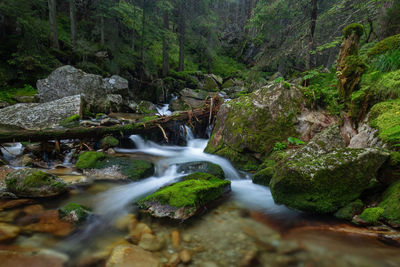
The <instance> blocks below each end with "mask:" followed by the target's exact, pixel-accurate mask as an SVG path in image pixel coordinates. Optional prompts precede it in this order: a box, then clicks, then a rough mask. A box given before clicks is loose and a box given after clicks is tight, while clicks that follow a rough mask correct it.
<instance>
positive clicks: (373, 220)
mask: <svg viewBox="0 0 400 267" xmlns="http://www.w3.org/2000/svg"><path fill="white" fill-rule="evenodd" d="M384 211H385V210H384V209H382V208H380V207H376V208H368V209H365V210H364V211H363V212H362V213H361V215H360V219H361V220H363V221H364V222H366V223H368V224H372V225H376V224H377V223H378V222H379V220H380V219H381V217H382V215H383V213H384Z"/></svg>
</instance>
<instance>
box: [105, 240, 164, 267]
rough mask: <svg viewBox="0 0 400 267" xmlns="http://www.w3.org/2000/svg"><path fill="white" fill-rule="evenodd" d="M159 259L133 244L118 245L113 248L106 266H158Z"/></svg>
mask: <svg viewBox="0 0 400 267" xmlns="http://www.w3.org/2000/svg"><path fill="white" fill-rule="evenodd" d="M158 266H159V260H158V258H157V257H156V256H155V255H154V254H153V253H151V252H148V251H146V250H144V249H142V248H141V247H139V246H135V245H120V246H117V247H116V248H114V249H113V251H112V253H111V256H110V257H109V258H108V260H107V263H106V267H158Z"/></svg>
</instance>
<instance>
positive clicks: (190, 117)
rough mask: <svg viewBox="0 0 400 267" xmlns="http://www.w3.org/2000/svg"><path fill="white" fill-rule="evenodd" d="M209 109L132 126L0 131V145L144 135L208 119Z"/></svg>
mask: <svg viewBox="0 0 400 267" xmlns="http://www.w3.org/2000/svg"><path fill="white" fill-rule="evenodd" d="M216 112H217V108H213V109H212V113H211V115H215V114H216ZM209 116H210V109H208V108H204V109H197V110H193V111H182V112H179V113H175V114H173V115H172V116H165V117H158V118H154V119H151V120H142V121H139V122H136V123H132V124H125V125H116V126H109V127H106V126H98V127H91V128H89V127H76V128H70V129H64V128H63V129H49V130H41V131H32V130H10V131H0V144H1V143H10V142H23V141H30V142H38V141H47V140H65V139H85V138H99V139H100V138H102V137H103V136H106V135H114V136H121V135H129V134H145V133H151V132H154V131H162V129H161V128H166V127H168V126H170V125H173V124H174V123H176V122H177V121H181V122H184V123H189V124H190V123H191V121H197V120H201V119H208V118H209Z"/></svg>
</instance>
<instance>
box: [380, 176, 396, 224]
mask: <svg viewBox="0 0 400 267" xmlns="http://www.w3.org/2000/svg"><path fill="white" fill-rule="evenodd" d="M378 206H379V207H380V208H382V209H384V212H383V214H382V218H383V219H384V220H385V221H386V222H387V223H389V224H390V225H393V226H395V227H399V226H400V181H397V182H395V183H393V184H392V185H391V186H389V188H388V189H386V191H385V192H384V193H383V196H382V201H381V202H380V203H379V205H378Z"/></svg>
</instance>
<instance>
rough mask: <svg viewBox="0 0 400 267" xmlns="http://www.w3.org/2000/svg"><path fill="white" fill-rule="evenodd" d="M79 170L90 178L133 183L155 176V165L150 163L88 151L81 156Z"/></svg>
mask: <svg viewBox="0 0 400 267" xmlns="http://www.w3.org/2000/svg"><path fill="white" fill-rule="evenodd" d="M76 167H77V168H78V169H81V170H84V173H85V174H86V175H88V176H90V177H93V178H98V179H127V178H129V179H131V180H133V181H136V180H139V179H142V178H146V177H149V176H151V175H153V174H154V165H153V164H152V163H150V162H148V161H144V160H139V159H133V158H127V157H116V156H112V155H105V154H103V153H101V152H94V151H87V152H83V153H82V154H80V155H79V158H78V162H77V163H76Z"/></svg>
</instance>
